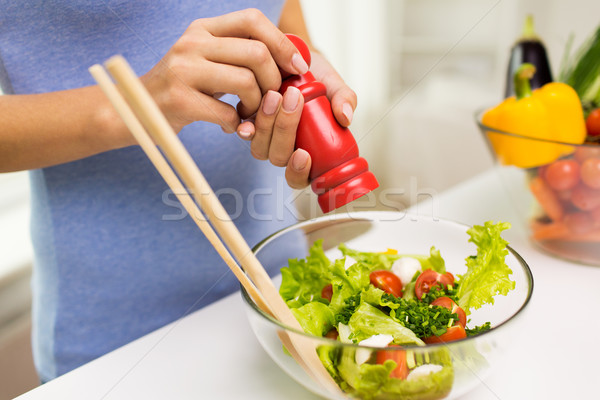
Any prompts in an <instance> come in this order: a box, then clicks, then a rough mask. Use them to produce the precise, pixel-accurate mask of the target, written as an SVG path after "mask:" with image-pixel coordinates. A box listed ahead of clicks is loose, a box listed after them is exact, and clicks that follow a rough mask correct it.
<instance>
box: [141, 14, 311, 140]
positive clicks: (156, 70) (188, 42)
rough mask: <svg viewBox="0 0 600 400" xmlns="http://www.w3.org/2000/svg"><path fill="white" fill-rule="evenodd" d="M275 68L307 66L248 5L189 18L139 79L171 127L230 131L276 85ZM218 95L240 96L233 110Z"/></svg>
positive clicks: (295, 70)
mask: <svg viewBox="0 0 600 400" xmlns="http://www.w3.org/2000/svg"><path fill="white" fill-rule="evenodd" d="M279 68H281V69H284V70H286V71H288V72H290V73H294V74H297V73H304V72H306V71H307V70H308V66H307V65H306V63H305V62H304V60H303V59H302V57H301V55H300V54H299V53H298V51H297V50H296V48H295V47H294V45H293V44H292V43H291V42H290V41H289V40H288V39H287V38H286V37H285V35H284V34H283V33H282V32H281V31H280V30H279V29H278V28H277V27H276V26H275V25H273V24H272V23H271V22H270V21H269V20H268V19H267V18H266V17H265V16H264V15H263V14H262V13H261V12H260V11H258V10H255V9H248V10H242V11H237V12H233V13H230V14H226V15H222V16H218V17H214V18H206V19H199V20H196V21H194V22H193V23H192V24H191V25H190V26H189V27H188V29H187V30H186V31H185V33H184V34H183V35H182V36H181V38H180V39H179V40H178V41H177V42H176V43H175V45H173V47H172V48H171V49H170V50H169V51H168V52H167V54H166V55H165V56H164V57H163V59H162V60H161V61H160V62H159V63H158V64H157V65H156V66H155V67H153V68H152V69H151V70H150V71H149V72H148V73H147V74H145V75H144V76H143V77H142V80H143V82H144V84H145V85H146V87H147V88H148V90H149V91H150V93H151V94H152V96H153V97H154V99H155V100H156V101H157V102H158V105H159V107H160V108H161V110H162V111H163V113H164V114H165V115H166V117H167V120H168V121H169V122H170V123H171V125H172V126H173V128H174V129H175V130H176V131H179V130H181V128H182V127H183V126H185V125H187V124H189V123H191V122H194V121H200V120H202V121H208V122H213V123H215V124H218V125H220V126H221V128H222V129H223V130H224V131H225V132H228V133H232V132H235V131H236V128H237V127H238V125H239V123H240V121H241V119H243V118H247V117H249V116H251V115H253V114H255V113H256V112H257V110H258V108H259V106H260V104H261V99H262V97H263V95H265V94H266V93H267V92H268V91H269V90H272V91H274V90H277V89H279V86H280V85H281V74H280V72H279ZM222 93H231V94H235V95H237V96H238V97H239V98H240V103H239V104H238V106H237V109H236V108H234V107H232V106H231V105H229V104H227V103H224V102H222V101H220V100H218V97H219V95H220V94H222Z"/></svg>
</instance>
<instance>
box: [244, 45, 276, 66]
mask: <svg viewBox="0 0 600 400" xmlns="http://www.w3.org/2000/svg"><path fill="white" fill-rule="evenodd" d="M251 43H252V45H251V46H250V48H249V53H250V54H248V57H249V59H251V60H254V62H256V63H257V64H258V65H264V64H267V63H269V62H270V61H271V59H272V57H271V52H269V49H268V48H267V45H266V44H264V43H263V42H260V41H258V40H253V41H252V42H251Z"/></svg>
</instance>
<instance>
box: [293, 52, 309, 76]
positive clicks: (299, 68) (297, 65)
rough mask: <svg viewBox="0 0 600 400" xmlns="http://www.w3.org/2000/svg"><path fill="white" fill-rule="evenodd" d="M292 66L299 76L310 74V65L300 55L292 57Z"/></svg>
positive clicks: (295, 54) (296, 54)
mask: <svg viewBox="0 0 600 400" xmlns="http://www.w3.org/2000/svg"><path fill="white" fill-rule="evenodd" d="M292 66H293V67H294V69H295V70H296V72H297V73H298V74H299V75H303V74H305V73H307V72H308V64H307V63H306V61H304V58H302V56H301V55H300V54H298V53H294V55H293V56H292Z"/></svg>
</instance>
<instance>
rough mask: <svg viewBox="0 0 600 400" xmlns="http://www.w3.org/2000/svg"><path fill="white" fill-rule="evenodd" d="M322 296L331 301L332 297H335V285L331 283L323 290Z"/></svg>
mask: <svg viewBox="0 0 600 400" xmlns="http://www.w3.org/2000/svg"><path fill="white" fill-rule="evenodd" d="M321 297H322V298H324V299H325V300H327V301H331V298H332V297H333V286H332V285H331V283H330V284H329V285H327V286H325V287H324V288H323V290H321Z"/></svg>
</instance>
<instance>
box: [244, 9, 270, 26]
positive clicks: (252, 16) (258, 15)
mask: <svg viewBox="0 0 600 400" xmlns="http://www.w3.org/2000/svg"><path fill="white" fill-rule="evenodd" d="M244 18H245V19H246V22H249V23H259V22H261V21H262V20H263V19H264V18H265V16H264V14H263V13H262V12H261V11H260V10H259V9H258V8H248V9H246V10H245V11H244Z"/></svg>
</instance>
